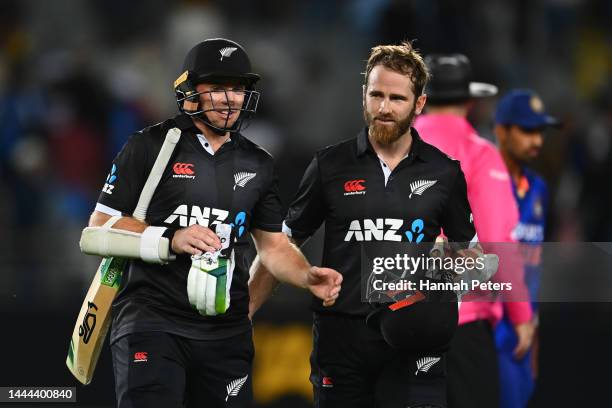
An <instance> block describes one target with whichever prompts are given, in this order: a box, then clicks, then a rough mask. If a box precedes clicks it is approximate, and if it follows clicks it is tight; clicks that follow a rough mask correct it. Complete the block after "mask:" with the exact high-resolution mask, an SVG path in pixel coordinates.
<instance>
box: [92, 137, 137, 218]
mask: <svg viewBox="0 0 612 408" xmlns="http://www.w3.org/2000/svg"><path fill="white" fill-rule="evenodd" d="M147 156H148V154H147V146H146V144H145V140H144V135H143V134H142V133H136V134H134V135H132V136H130V138H129V139H128V141H127V142H126V144H125V145H124V146H123V148H122V149H121V151H120V152H119V153H118V154H117V157H115V159H114V160H113V163H112V165H111V168H110V171H109V173H108V175H107V176H106V179H105V180H104V186H103V187H102V192H101V193H100V196H99V197H98V204H101V205H102V206H105V207H110V208H111V209H113V210H116V211H120V212H121V213H123V214H131V213H132V212H133V211H134V208H136V204H137V203H138V198H139V196H140V192H141V191H142V188H143V186H144V183H145V181H146V176H147V174H148V171H147Z"/></svg>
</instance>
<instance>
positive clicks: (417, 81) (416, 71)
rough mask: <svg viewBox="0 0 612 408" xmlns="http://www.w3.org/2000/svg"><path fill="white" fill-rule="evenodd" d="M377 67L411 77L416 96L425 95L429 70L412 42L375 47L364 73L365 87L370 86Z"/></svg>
mask: <svg viewBox="0 0 612 408" xmlns="http://www.w3.org/2000/svg"><path fill="white" fill-rule="evenodd" d="M377 65H382V66H384V67H386V68H389V69H391V70H393V71H395V72H399V73H400V74H404V75H408V76H410V79H411V80H412V87H413V89H412V90H413V91H414V94H415V96H417V97H418V96H420V95H421V94H423V90H424V89H425V85H426V84H427V81H428V80H429V70H428V69H427V65H426V64H425V61H423V57H422V56H421V54H420V53H419V51H418V50H417V49H415V48H414V47H413V46H412V41H404V42H402V43H401V44H400V45H377V46H376V47H373V48H372V51H371V52H370V57H369V58H368V63H367V65H366V72H365V73H364V76H365V82H364V84H365V86H367V85H368V79H369V78H370V73H371V72H372V70H373V69H374V67H375V66H377Z"/></svg>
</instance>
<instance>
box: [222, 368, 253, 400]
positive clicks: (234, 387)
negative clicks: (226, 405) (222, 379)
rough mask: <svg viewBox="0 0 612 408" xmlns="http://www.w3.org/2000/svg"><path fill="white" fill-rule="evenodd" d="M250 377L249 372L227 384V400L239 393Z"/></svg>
mask: <svg viewBox="0 0 612 408" xmlns="http://www.w3.org/2000/svg"><path fill="white" fill-rule="evenodd" d="M248 377H249V375H248V374H247V375H245V376H244V377H242V378H236V379H235V380H234V381H232V382H231V383H229V384H227V386H226V387H225V388H226V389H227V396H226V397H225V402H227V399H228V398H229V397H235V396H237V395H238V393H239V392H240V389H241V388H242V386H243V385H244V383H245V382H246V380H247V378H248Z"/></svg>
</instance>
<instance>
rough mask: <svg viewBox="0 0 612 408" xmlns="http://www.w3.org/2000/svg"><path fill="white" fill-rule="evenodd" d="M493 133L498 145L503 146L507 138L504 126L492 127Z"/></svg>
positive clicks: (506, 130)
mask: <svg viewBox="0 0 612 408" xmlns="http://www.w3.org/2000/svg"><path fill="white" fill-rule="evenodd" d="M493 133H494V134H495V138H496V139H497V141H498V143H499V144H500V145H503V144H504V143H505V142H506V139H507V137H508V129H507V128H506V126H504V125H500V124H496V125H495V126H494V127H493Z"/></svg>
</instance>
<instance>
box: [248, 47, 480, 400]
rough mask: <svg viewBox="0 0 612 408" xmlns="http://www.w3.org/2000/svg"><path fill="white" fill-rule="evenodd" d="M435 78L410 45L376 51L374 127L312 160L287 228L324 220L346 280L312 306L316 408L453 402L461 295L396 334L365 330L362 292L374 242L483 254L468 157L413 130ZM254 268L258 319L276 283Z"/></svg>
mask: <svg viewBox="0 0 612 408" xmlns="http://www.w3.org/2000/svg"><path fill="white" fill-rule="evenodd" d="M428 76H429V75H428V71H427V68H426V66H425V64H424V62H423V59H422V58H421V56H420V55H419V53H418V52H417V51H416V50H414V49H413V48H412V45H411V44H410V43H403V44H401V45H389V46H377V47H375V48H373V49H372V52H371V54H370V57H369V60H368V63H367V67H366V72H365V82H364V86H363V109H364V117H365V121H366V127H365V128H364V129H363V130H362V131H360V132H359V134H358V135H357V137H355V138H353V139H350V140H347V141H344V142H341V143H338V144H336V145H333V146H330V147H327V148H325V149H323V150H321V151H319V152H317V153H316V154H315V157H314V159H313V161H312V162H311V163H310V165H309V166H308V168H307V169H306V172H305V174H304V177H303V179H302V182H301V185H300V187H299V190H298V192H297V195H296V198H295V200H294V201H293V203H292V204H291V206H290V209H289V211H288V214H287V217H286V219H285V221H284V226H283V229H284V231H285V232H286V233H287V234H288V235H289V236H291V237H292V239H293V240H295V241H296V242H297V243H301V242H303V241H304V240H305V239H307V238H308V237H310V236H311V235H312V234H313V233H314V232H315V231H316V230H317V229H318V228H319V227H320V226H321V224H322V223H323V222H325V238H324V242H325V243H324V250H323V262H324V264H325V265H329V266H330V267H333V268H335V269H337V270H338V271H340V272H341V273H342V274H343V276H344V282H343V289H342V292H341V293H340V296H339V298H338V299H337V301H336V302H335V304H334V305H333V306H331V307H329V308H324V307H323V305H322V303H321V302H320V301H319V300H317V299H316V298H315V299H313V302H312V309H313V310H314V327H313V335H314V348H313V352H312V355H311V367H312V370H311V377H310V380H311V382H312V384H313V387H314V394H315V406H317V407H351V408H358V407H364V408H365V407H386V408H387V407H398V408H400V407H401V408H406V407H446V379H445V368H444V367H445V360H444V358H445V349H446V347H447V344H448V340H449V339H450V337H452V333H453V332H454V329H455V328H456V325H457V303H456V301H457V299H456V297H454V303H453V302H452V301H449V302H446V303H439V304H438V303H431V304H430V305H432V306H436V307H430V306H427V305H428V303H426V302H419V301H418V299H416V300H417V301H416V302H415V303H414V304H413V305H411V306H410V307H405V308H401V310H402V312H401V313H398V312H399V309H398V312H390V313H387V315H386V316H387V317H386V318H384V319H383V320H381V322H382V321H384V322H386V323H385V324H389V325H391V326H393V327H382V326H380V327H378V329H379V330H377V327H376V326H374V328H372V326H371V325H370V324H368V323H369V319H368V323H366V316H368V315H371V306H370V305H369V304H368V302H365V301H363V298H362V296H361V289H362V282H361V279H362V275H361V262H362V257H361V249H362V245H364V244H368V241H381V242H384V241H388V242H389V243H391V242H400V241H403V242H413V243H418V242H434V240H435V239H436V237H437V236H439V235H440V232H441V229H443V230H444V234H445V235H446V237H447V238H448V240H449V242H450V244H451V246H454V248H455V249H454V251H455V255H457V256H460V257H471V258H475V257H480V256H483V254H482V252H481V249H480V247H479V245H477V244H476V245H475V244H474V243H475V230H474V226H473V225H472V222H471V219H472V217H471V210H470V206H469V203H468V200H467V192H466V182H465V178H464V175H463V173H462V171H461V168H460V166H459V162H457V161H455V160H452V159H451V158H449V157H448V156H446V155H445V154H444V153H442V152H441V151H440V150H438V149H437V148H435V147H433V146H431V145H429V144H427V143H425V142H424V141H423V140H422V139H421V137H420V136H419V134H418V133H417V132H416V130H415V129H414V128H412V127H411V124H412V123H413V120H414V118H415V115H418V114H419V113H420V112H421V110H422V109H423V107H424V105H425V102H426V96H425V95H424V94H423V89H424V87H425V84H426V82H427V80H428ZM370 243H371V242H370ZM387 245H388V244H387ZM257 262H258V261H256V263H257ZM255 267H256V268H257V271H256V273H255V275H254V277H253V280H252V283H251V286H250V291H251V306H250V310H251V313H254V312H255V311H256V310H257V308H258V307H259V305H260V304H261V303H262V302H263V301H264V300H265V299H266V297H267V296H268V295H269V293H270V291H271V288H273V287H274V278H273V277H272V276H271V275H270V274H268V273H267V272H266V269H265V267H264V266H262V265H256V266H255ZM442 294H443V292H441V293H440V295H442ZM444 295H447V293H446V294H444ZM453 296H454V293H453ZM451 300H452V299H451ZM413 301H414V300H412V301H410V302H407V303H412V302H413ZM437 306H440V307H437ZM402 307H403V306H402ZM383 310H386V309H385V308H383ZM394 313H397V314H394ZM396 317H397V318H396ZM425 332H428V333H429V334H426V333H425ZM385 333H395V335H398V336H399V337H401V338H402V339H403V340H402V341H403V342H402V341H400V342H393V341H390V340H394V339H391V338H390V337H388V336H386V335H385ZM405 339H408V340H405ZM411 339H412V340H411ZM417 343H418V344H417ZM392 344H393V346H392Z"/></svg>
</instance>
